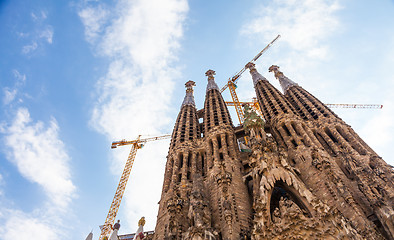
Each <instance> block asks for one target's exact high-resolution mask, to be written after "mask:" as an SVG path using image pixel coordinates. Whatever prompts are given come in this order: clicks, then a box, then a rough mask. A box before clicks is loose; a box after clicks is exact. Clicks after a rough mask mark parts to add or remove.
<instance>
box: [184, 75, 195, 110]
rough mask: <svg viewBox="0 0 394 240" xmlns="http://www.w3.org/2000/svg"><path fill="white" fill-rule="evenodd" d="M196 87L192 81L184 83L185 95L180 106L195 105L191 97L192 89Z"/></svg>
mask: <svg viewBox="0 0 394 240" xmlns="http://www.w3.org/2000/svg"><path fill="white" fill-rule="evenodd" d="M194 86H196V83H195V82H193V81H192V80H189V81H188V82H186V83H185V87H186V95H185V99H184V100H183V103H182V106H181V108H182V107H183V106H185V105H192V106H194V107H195V106H196V104H195V103H194V96H193V87H194Z"/></svg>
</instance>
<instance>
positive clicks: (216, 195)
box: [204, 70, 251, 240]
mask: <svg viewBox="0 0 394 240" xmlns="http://www.w3.org/2000/svg"><path fill="white" fill-rule="evenodd" d="M205 74H206V76H207V77H208V85H207V90H206V95H205V103H204V129H205V132H204V141H205V145H206V147H207V148H206V149H207V150H208V171H207V175H208V178H207V186H208V188H209V191H210V197H211V198H210V200H211V203H212V222H213V226H214V228H215V229H217V230H218V231H219V233H220V235H221V239H229V240H238V239H239V238H240V236H242V235H244V234H247V233H248V231H249V230H250V223H251V207H250V200H249V196H248V191H247V188H246V185H245V184H244V182H243V180H242V173H241V169H242V164H241V161H240V156H239V150H238V147H237V143H236V139H235V134H234V130H233V125H232V122H231V118H230V114H229V112H228V109H227V107H226V105H225V102H224V100H223V97H222V95H221V93H220V91H219V88H218V86H217V84H216V83H215V80H214V75H215V72H214V71H213V70H208V71H207V72H206V73H205Z"/></svg>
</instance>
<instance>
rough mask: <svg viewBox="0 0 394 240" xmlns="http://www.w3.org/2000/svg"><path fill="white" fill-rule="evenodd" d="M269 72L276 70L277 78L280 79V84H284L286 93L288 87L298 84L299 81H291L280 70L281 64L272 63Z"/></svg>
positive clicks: (283, 87)
mask: <svg viewBox="0 0 394 240" xmlns="http://www.w3.org/2000/svg"><path fill="white" fill-rule="evenodd" d="M268 71H269V72H274V74H275V78H276V79H278V80H279V83H280V85H281V86H282V89H283V92H284V93H286V91H287V89H289V87H291V86H298V84H297V83H295V82H293V81H291V80H290V79H289V78H288V77H286V76H285V75H284V74H283V73H282V72H281V71H279V66H277V65H272V66H271V67H270V68H269V69H268Z"/></svg>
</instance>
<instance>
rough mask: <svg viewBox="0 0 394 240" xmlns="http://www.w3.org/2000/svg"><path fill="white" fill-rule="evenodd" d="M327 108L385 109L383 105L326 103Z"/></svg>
mask: <svg viewBox="0 0 394 240" xmlns="http://www.w3.org/2000/svg"><path fill="white" fill-rule="evenodd" d="M326 106H327V107H329V108H374V109H382V108H383V105H381V104H349V103H336V104H335V103H326Z"/></svg>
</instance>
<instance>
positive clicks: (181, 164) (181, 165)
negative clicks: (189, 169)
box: [179, 153, 183, 169]
mask: <svg viewBox="0 0 394 240" xmlns="http://www.w3.org/2000/svg"><path fill="white" fill-rule="evenodd" d="M182 167H183V154H182V153H180V154H179V169H182Z"/></svg>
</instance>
